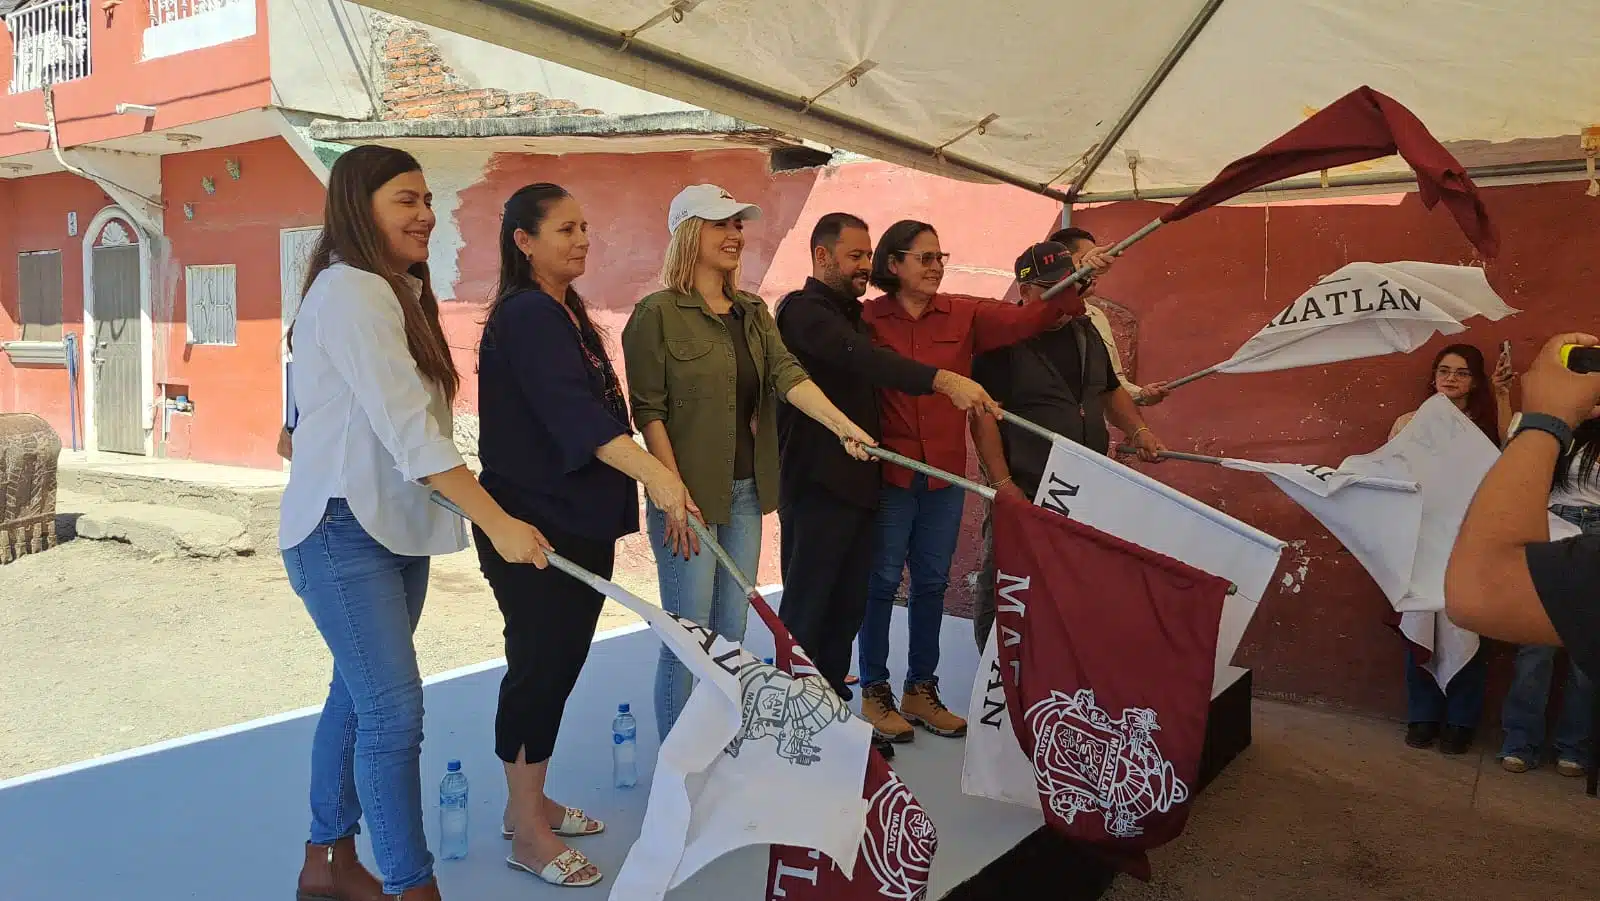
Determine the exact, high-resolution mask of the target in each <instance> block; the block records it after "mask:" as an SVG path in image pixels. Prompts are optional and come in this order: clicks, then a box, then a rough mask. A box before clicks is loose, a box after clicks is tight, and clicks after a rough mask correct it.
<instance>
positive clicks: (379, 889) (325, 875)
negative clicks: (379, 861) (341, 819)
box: [294, 836, 389, 901]
mask: <svg viewBox="0 0 1600 901" xmlns="http://www.w3.org/2000/svg"><path fill="white" fill-rule="evenodd" d="M294 897H295V901H387V899H388V897H389V896H388V895H385V894H384V893H383V883H381V882H379V881H378V879H377V877H376V876H373V875H372V874H371V873H369V872H367V868H366V867H364V866H362V865H361V861H359V860H357V859H356V840H355V838H354V837H353V836H352V837H348V838H341V839H339V840H338V841H336V842H334V843H333V844H331V845H313V844H311V843H310V842H306V862H305V866H303V867H301V868H300V887H299V889H297V890H296V891H295V893H294Z"/></svg>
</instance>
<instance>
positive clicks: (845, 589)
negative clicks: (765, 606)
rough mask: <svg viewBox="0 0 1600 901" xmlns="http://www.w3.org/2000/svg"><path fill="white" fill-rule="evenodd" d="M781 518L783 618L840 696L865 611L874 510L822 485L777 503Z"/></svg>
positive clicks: (780, 615)
mask: <svg viewBox="0 0 1600 901" xmlns="http://www.w3.org/2000/svg"><path fill="white" fill-rule="evenodd" d="M873 500H876V499H875V498H874V499H873ZM778 521H779V523H780V524H781V525H782V527H783V529H782V532H781V534H780V552H781V565H782V568H783V604H782V606H781V607H780V608H779V610H778V617H779V618H780V619H782V620H783V624H784V625H785V626H787V627H788V629H789V632H790V634H792V635H793V636H794V638H795V641H797V642H799V643H800V647H802V648H805V650H806V653H807V654H809V655H811V660H812V662H813V663H815V664H816V665H817V669H818V670H819V671H820V672H821V673H822V677H823V678H824V679H827V680H828V684H829V685H832V686H833V690H834V691H837V692H839V693H841V694H843V693H844V692H845V690H846V689H845V684H844V677H845V676H846V675H848V674H849V672H850V650H851V648H852V647H853V646H854V645H855V638H856V633H857V632H859V631H860V630H861V620H862V618H863V617H864V616H866V612H867V577H868V575H869V574H870V573H871V571H872V542H873V536H874V531H873V524H874V522H875V511H874V510H873V509H872V508H870V507H861V506H858V505H855V504H851V503H848V502H846V501H844V500H841V499H840V498H838V497H836V496H834V495H833V494H832V493H830V492H828V491H827V490H826V489H823V488H821V487H820V486H819V487H818V488H817V490H815V491H812V492H809V493H807V494H805V495H804V496H802V497H801V498H799V499H798V500H796V501H795V502H794V503H792V504H790V505H789V506H786V507H780V508H779V509H778Z"/></svg>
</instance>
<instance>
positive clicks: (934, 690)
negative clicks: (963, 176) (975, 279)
mask: <svg viewBox="0 0 1600 901" xmlns="http://www.w3.org/2000/svg"><path fill="white" fill-rule="evenodd" d="M949 258H950V255H949V254H947V253H945V252H943V250H941V249H940V247H939V235H938V233H937V232H935V231H934V229H933V226H931V225H929V224H927V223H925V222H915V221H912V220H903V221H900V222H896V223H895V224H894V225H892V226H890V227H889V229H888V230H887V231H885V232H884V233H883V236H882V237H881V238H879V239H878V247H877V250H876V251H875V252H874V254H873V258H872V284H873V285H874V286H876V287H878V288H879V289H881V290H882V291H883V292H884V294H883V296H881V297H878V298H875V299H873V300H871V301H868V302H867V303H866V304H865V306H864V307H863V310H862V318H863V319H864V320H865V321H866V322H868V323H869V324H870V325H871V326H872V327H873V333H874V341H875V342H876V343H877V344H878V345H880V346H883V347H887V348H889V349H890V350H893V351H894V352H895V353H898V354H900V355H901V356H903V357H909V358H911V359H914V360H916V361H917V362H919V363H925V364H927V365H929V366H933V367H935V368H938V369H947V370H949V371H951V372H954V373H957V374H959V375H964V376H970V375H971V374H972V358H973V357H974V356H976V355H978V354H980V353H984V352H986V351H990V350H994V349H996V348H1000V347H1005V346H1006V345H1009V344H1015V343H1017V342H1018V341H1023V340H1026V339H1028V338H1031V337H1033V336H1034V335H1037V334H1039V333H1040V332H1042V331H1044V330H1045V329H1047V328H1049V327H1050V326H1052V325H1055V324H1056V323H1057V322H1059V321H1061V320H1062V319H1063V318H1068V317H1072V316H1079V315H1082V314H1083V312H1084V304H1083V298H1082V297H1080V296H1079V294H1078V291H1077V289H1076V288H1067V289H1066V290H1064V291H1062V292H1061V293H1060V294H1057V295H1056V296H1055V297H1053V298H1051V299H1050V300H1049V301H1047V302H1045V303H1039V304H1029V305H1027V306H1013V305H1011V304H1005V303H999V302H997V301H993V300H986V299H982V298H977V297H966V296H962V295H957V294H940V293H938V292H939V284H940V282H941V281H942V280H943V279H944V265H945V262H946V261H947V260H948V259H949ZM1083 262H1084V263H1086V264H1088V265H1091V266H1094V267H1095V269H1096V270H1098V271H1101V272H1103V271H1105V270H1106V269H1107V268H1109V267H1110V265H1111V260H1110V258H1109V257H1107V256H1106V255H1105V251H1104V248H1099V247H1097V248H1094V249H1092V250H1090V251H1088V252H1087V253H1086V254H1085V255H1084V259H1083ZM878 398H879V404H880V406H881V408H882V413H883V439H882V445H881V446H883V447H884V448H887V449H889V450H892V451H895V452H897V453H900V454H904V455H905V456H907V457H910V458H912V459H914V460H921V461H922V462H925V463H927V464H929V465H930V466H935V467H938V468H939V469H943V470H945V471H947V472H963V471H964V470H965V469H966V463H967V439H966V435H967V423H966V414H965V413H963V412H962V411H960V410H957V409H956V408H955V407H953V406H951V405H950V403H949V402H948V401H945V400H944V399H943V398H940V397H937V396H933V395H930V396H928V397H913V396H911V395H909V394H904V393H901V392H899V391H889V390H882V391H879V392H878ZM883 480H884V484H883V486H882V489H881V493H880V495H879V498H878V528H877V547H876V549H875V551H874V554H875V556H874V563H873V570H872V578H871V582H870V584H869V586H868V593H867V615H866V619H865V621H864V622H863V623H862V626H861V633H860V635H859V636H858V638H859V642H860V647H859V653H860V666H861V696H862V706H861V710H862V715H863V716H864V717H865V718H866V719H867V721H868V722H870V723H872V726H873V729H874V730H875V731H876V732H877V734H878V737H879V738H881V739H884V740H887V741H910V740H911V737H912V729H911V724H912V723H918V724H920V725H922V726H923V727H924V728H926V729H927V730H928V731H930V732H933V733H934V734H936V735H945V736H959V735H964V734H966V731H967V723H966V720H964V719H962V718H961V717H959V716H957V715H956V714H954V713H952V712H951V711H950V710H949V709H948V708H946V707H945V706H944V704H943V703H942V702H941V701H940V700H939V691H938V677H937V676H936V674H935V670H936V669H937V668H938V665H939V625H940V623H941V622H942V621H943V617H944V593H945V588H946V587H947V586H948V585H949V582H950V560H951V557H952V556H953V555H954V554H955V547H956V540H957V538H958V537H959V536H960V532H961V509H962V504H963V502H964V500H965V498H964V497H963V494H962V490H961V489H960V488H957V487H955V486H954V485H950V484H948V483H945V482H942V481H940V480H938V479H930V478H928V477H927V476H924V475H920V474H916V473H913V472H911V471H910V470H907V469H905V468H903V467H898V466H893V465H890V466H885V467H884V468H883ZM907 564H909V565H910V568H911V596H910V598H909V600H908V603H907V613H908V615H909V617H910V642H909V645H910V646H909V650H908V653H907V661H906V662H907V668H906V681H905V694H904V697H903V699H902V703H901V705H899V706H898V707H897V706H896V704H895V697H894V692H893V689H891V688H890V686H889V670H888V657H889V619H890V614H891V612H892V611H893V609H894V595H895V591H896V590H897V589H898V588H899V587H900V574H901V572H902V571H904V570H905V568H906V566H907Z"/></svg>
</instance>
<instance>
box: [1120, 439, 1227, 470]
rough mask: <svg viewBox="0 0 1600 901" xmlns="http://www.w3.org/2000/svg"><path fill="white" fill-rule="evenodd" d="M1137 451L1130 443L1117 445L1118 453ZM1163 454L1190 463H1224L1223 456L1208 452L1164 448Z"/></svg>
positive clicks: (1216, 464)
mask: <svg viewBox="0 0 1600 901" xmlns="http://www.w3.org/2000/svg"><path fill="white" fill-rule="evenodd" d="M1137 452H1138V451H1137V450H1136V449H1135V448H1134V447H1133V446H1132V445H1129V444H1120V445H1118V446H1117V453H1119V454H1132V453H1137ZM1161 456H1162V457H1164V458H1166V459H1169V460H1188V461H1189V462H1190V463H1210V464H1211V465H1213V466H1221V465H1223V462H1222V458H1221V457H1213V456H1210V455H1207V454H1191V453H1188V452H1186V451H1174V450H1164V451H1162V452H1161Z"/></svg>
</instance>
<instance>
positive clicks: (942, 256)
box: [895, 250, 950, 266]
mask: <svg viewBox="0 0 1600 901" xmlns="http://www.w3.org/2000/svg"><path fill="white" fill-rule="evenodd" d="M895 253H897V254H899V255H900V256H902V257H904V258H905V259H908V260H916V261H918V262H919V263H921V264H922V265H924V266H932V265H933V264H934V263H935V262H937V263H938V264H939V265H941V266H943V265H944V264H945V263H948V262H950V254H948V253H934V252H933V251H931V250H930V251H928V252H927V253H916V254H914V253H912V252H911V251H909V250H897V251H895Z"/></svg>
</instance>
